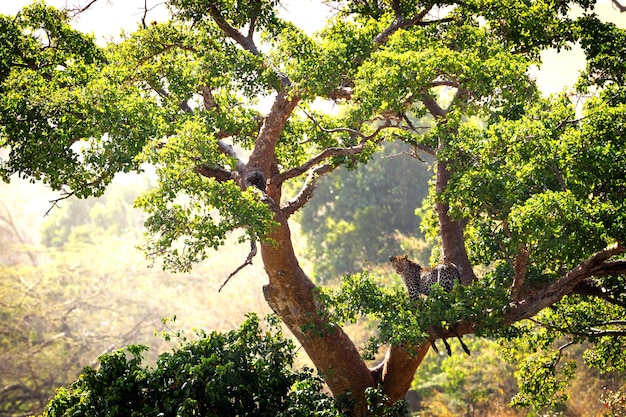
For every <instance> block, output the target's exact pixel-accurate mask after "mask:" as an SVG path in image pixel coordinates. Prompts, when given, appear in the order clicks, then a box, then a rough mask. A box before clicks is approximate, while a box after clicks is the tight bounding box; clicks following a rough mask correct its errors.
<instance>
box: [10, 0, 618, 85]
mask: <svg viewBox="0 0 626 417" xmlns="http://www.w3.org/2000/svg"><path fill="white" fill-rule="evenodd" d="M625 1H626V0H625ZM88 2H89V0H46V3H47V4H50V5H54V6H57V7H63V6H66V5H69V6H72V5H76V4H77V3H80V4H83V5H85V4H87V3H88ZM29 3H31V0H0V13H2V14H14V13H16V12H17V11H19V10H20V9H21V8H22V7H23V6H24V5H26V4H29ZM162 3H163V2H162V1H160V0H148V7H154V9H153V10H151V11H150V12H149V14H148V20H149V21H152V20H157V21H158V20H163V19H165V18H166V14H167V11H166V8H165V6H164V5H163V4H162ZM321 3H322V2H321V1H319V0H318V1H315V0H290V1H286V2H284V4H285V6H283V16H284V17H285V18H288V19H289V20H291V21H293V22H294V23H295V24H297V25H298V26H300V27H303V28H304V29H305V30H307V31H309V32H312V31H314V30H316V29H318V28H320V27H321V26H322V25H323V22H324V21H325V19H326V17H327V15H328V13H329V10H328V8H327V7H326V6H324V5H322V4H321ZM143 7H144V0H98V1H96V2H95V3H94V4H93V5H92V6H91V7H90V8H89V9H88V10H87V11H86V12H85V13H83V14H82V15H80V16H79V17H78V19H77V21H76V22H75V24H74V26H75V27H76V28H78V29H80V30H82V31H85V32H93V33H94V34H95V35H96V36H97V37H98V39H100V40H101V41H103V40H105V39H110V38H111V37H113V38H116V37H117V36H118V35H119V33H120V31H121V29H122V28H123V29H125V30H126V31H132V30H134V29H135V28H136V27H137V24H138V23H139V22H140V21H141V18H142V16H143ZM596 11H597V12H598V14H599V15H600V16H601V17H602V18H603V19H605V20H609V21H613V22H614V23H616V24H617V25H619V26H621V27H626V13H619V12H618V11H617V10H616V9H615V8H614V7H612V5H611V2H610V0H600V1H599V3H598V7H597V9H596ZM542 57H543V64H542V66H541V69H540V70H538V71H532V72H531V74H532V76H533V77H536V78H537V80H538V83H539V86H540V88H541V89H542V91H543V92H544V93H545V94H550V93H555V92H558V91H561V90H562V89H563V88H564V87H566V86H571V85H573V83H574V82H575V81H576V78H577V76H578V72H579V71H580V70H581V69H583V68H584V55H583V53H582V51H581V50H580V49H579V48H573V49H572V50H571V51H566V52H564V53H560V54H557V53H556V52H555V51H547V52H545V53H544V54H543V55H542Z"/></svg>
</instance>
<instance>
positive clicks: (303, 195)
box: [282, 164, 335, 217]
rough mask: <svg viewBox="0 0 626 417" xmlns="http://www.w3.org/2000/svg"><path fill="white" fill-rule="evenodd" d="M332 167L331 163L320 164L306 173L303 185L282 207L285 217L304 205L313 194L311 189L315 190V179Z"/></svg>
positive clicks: (332, 168) (331, 169) (329, 170)
mask: <svg viewBox="0 0 626 417" xmlns="http://www.w3.org/2000/svg"><path fill="white" fill-rule="evenodd" d="M334 169H335V167H333V166H332V165H331V164H324V165H320V166H318V167H316V168H315V169H312V170H311V171H310V172H309V175H307V178H306V180H305V181H304V185H303V186H302V189H300V192H299V193H298V195H296V196H295V197H294V198H293V199H292V200H290V201H289V202H287V204H286V205H285V207H283V208H282V211H283V214H284V215H285V217H289V216H291V215H292V214H293V213H295V212H296V211H298V210H299V209H300V208H302V206H304V205H305V204H306V203H307V202H308V201H309V200H310V199H311V197H312V196H313V191H314V190H315V186H316V183H317V180H318V179H319V178H320V177H321V176H323V175H325V174H327V173H329V172H331V171H333V170H334Z"/></svg>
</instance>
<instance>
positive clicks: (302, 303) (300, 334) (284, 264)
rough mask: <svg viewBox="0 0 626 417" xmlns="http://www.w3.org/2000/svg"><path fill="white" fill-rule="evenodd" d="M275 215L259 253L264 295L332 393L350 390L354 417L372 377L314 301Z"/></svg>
mask: <svg viewBox="0 0 626 417" xmlns="http://www.w3.org/2000/svg"><path fill="white" fill-rule="evenodd" d="M281 217H282V216H281V214H280V213H277V215H276V220H277V221H279V222H280V227H279V228H278V230H277V231H275V232H274V233H273V234H272V235H271V236H270V238H271V239H273V240H274V241H275V242H276V243H277V244H276V245H272V244H271V243H263V244H262V245H261V255H262V257H263V263H264V265H265V270H266V272H267V275H268V277H269V283H268V284H267V285H265V286H264V287H263V293H264V295H265V299H266V300H267V302H268V304H269V305H270V307H271V308H272V309H273V310H274V311H275V312H276V314H278V315H279V316H280V317H281V318H282V320H283V321H284V323H285V324H286V325H287V327H288V328H289V330H291V332H292V333H293V334H294V336H295V337H296V338H297V339H298V340H299V341H300V343H301V344H302V347H303V348H304V350H305V351H306V352H307V354H308V355H309V357H310V358H311V360H312V361H313V363H314V364H315V366H316V368H317V369H318V371H319V372H320V374H321V375H322V376H323V378H324V380H325V381H326V383H327V384H328V387H329V388H330V390H331V392H332V393H333V395H334V396H335V397H337V396H339V395H341V394H345V393H346V392H347V391H350V392H351V393H352V395H353V396H354V398H355V399H356V400H357V410H356V414H357V415H363V414H364V411H365V401H364V400H365V397H364V393H365V389H366V388H369V387H373V386H374V379H373V377H372V375H371V372H370V370H369V369H368V368H367V366H366V365H365V363H364V362H363V360H362V359H361V356H360V354H359V352H358V350H357V349H356V347H355V346H354V343H353V342H352V341H351V340H350V339H349V338H348V336H347V335H346V334H345V333H344V331H343V330H342V329H341V328H340V327H339V326H337V325H334V324H333V323H330V322H329V321H328V320H327V318H326V316H325V315H324V313H323V311H322V307H321V306H320V305H318V304H317V302H316V300H315V291H314V289H315V285H314V284H313V283H312V282H311V280H310V279H309V278H308V277H307V275H306V274H305V273H304V271H302V269H301V268H300V265H299V264H298V260H297V258H296V256H295V254H294V251H293V245H292V242H291V236H290V231H289V226H288V224H287V221H286V219H284V218H281Z"/></svg>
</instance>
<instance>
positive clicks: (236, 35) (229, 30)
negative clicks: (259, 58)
mask: <svg viewBox="0 0 626 417" xmlns="http://www.w3.org/2000/svg"><path fill="white" fill-rule="evenodd" d="M208 12H209V15H210V16H211V17H212V18H213V20H214V21H215V23H217V26H219V28H220V29H222V30H223V31H224V33H225V34H226V35H227V36H228V37H230V38H232V39H233V40H234V41H235V42H237V43H238V44H239V45H240V46H241V47H242V48H244V49H245V50H247V51H248V52H250V53H252V54H254V55H258V54H259V50H258V49H257V47H256V44H255V43H254V40H253V39H252V37H251V36H244V35H243V34H242V33H241V32H239V31H238V30H237V29H235V28H234V27H233V26H231V24H230V23H228V21H227V20H226V19H225V18H224V16H222V13H221V11H220V10H219V9H218V8H217V6H216V5H215V3H214V2H209V3H208Z"/></svg>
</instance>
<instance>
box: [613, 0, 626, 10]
mask: <svg viewBox="0 0 626 417" xmlns="http://www.w3.org/2000/svg"><path fill="white" fill-rule="evenodd" d="M612 1H613V5H614V6H615V7H617V10H619V11H620V13H624V12H626V6H624V5H622V3H620V2H619V1H618V0H612Z"/></svg>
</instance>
